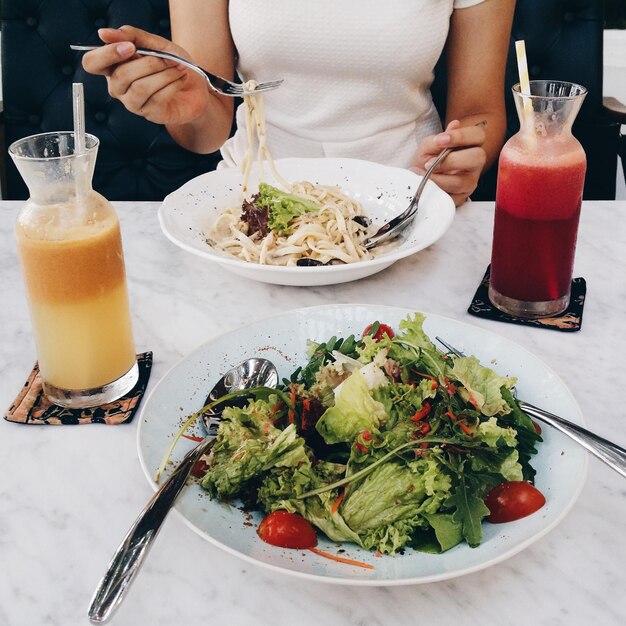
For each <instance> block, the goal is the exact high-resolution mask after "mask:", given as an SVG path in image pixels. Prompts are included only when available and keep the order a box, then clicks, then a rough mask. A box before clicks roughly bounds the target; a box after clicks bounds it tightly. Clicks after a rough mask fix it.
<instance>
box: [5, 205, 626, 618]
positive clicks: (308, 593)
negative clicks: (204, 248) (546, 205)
mask: <svg viewBox="0 0 626 626" xmlns="http://www.w3.org/2000/svg"><path fill="white" fill-rule="evenodd" d="M20 206H21V203H19V202H7V201H4V202H0V212H1V219H0V244H1V245H0V285H1V290H2V306H1V307H0V345H1V346H2V350H1V352H0V405H2V407H3V408H8V406H9V405H10V403H11V401H12V399H13V398H14V396H15V395H16V394H17V392H18V390H19V389H20V387H21V385H22V384H23V382H24V380H25V377H26V375H27V373H28V371H29V370H30V368H31V367H32V365H33V362H34V360H35V350H34V345H33V342H32V337H31V332H30V321H29V316H28V310H27V305H26V301H25V297H24V289H23V286H22V282H21V278H20V273H19V266H18V260H17V255H16V249H15V243H14V239H13V223H14V220H15V216H16V214H17V211H18V209H19V207H20ZM115 206H116V208H117V210H118V213H119V216H120V220H121V223H122V233H123V240H124V249H125V257H126V266H127V272H128V281H129V291H130V298H131V308H132V314H133V324H134V332H135V338H136V343H137V349H138V351H144V350H152V351H153V352H154V369H153V372H152V377H151V381H150V388H151V387H152V386H153V385H154V384H155V383H156V382H157V381H158V380H159V379H160V378H161V377H162V376H163V375H164V374H165V373H166V372H167V370H168V369H169V368H170V367H171V366H172V365H174V364H175V363H176V362H177V361H178V360H179V359H181V358H182V357H183V356H185V355H187V354H188V353H189V352H191V351H192V350H193V349H194V348H196V347H197V346H199V345H200V344H201V343H204V342H205V341H206V340H208V339H210V338H211V337H213V336H215V335H218V334H220V333H223V332H225V331H229V330H232V329H235V328H237V327H238V326H240V325H242V324H245V323H246V322H248V321H250V320H251V319H252V318H253V317H265V316H270V315H272V314H274V313H277V312H282V311H285V310H289V309H295V308H300V307H304V306H313V305H320V304H324V303H359V304H367V303H383V304H392V305H395V306H400V307H407V308H411V309H414V310H421V311H424V312H431V313H437V314H441V315H445V316H449V317H453V318H456V319H459V320H463V321H465V322H467V323H471V324H474V325H476V326H480V327H483V328H488V329H490V330H492V331H494V332H497V333H499V334H501V335H503V336H505V337H508V338H510V339H512V340H514V341H516V342H518V343H520V344H522V345H523V346H525V347H526V348H527V349H528V350H530V351H531V352H533V353H534V354H536V355H537V356H538V357H539V358H541V359H542V360H543V361H545V362H546V363H547V364H548V365H549V366H550V367H552V368H553V369H554V370H556V372H557V373H558V374H559V375H560V376H561V377H562V378H563V380H564V381H565V382H566V383H567V385H568V386H569V387H570V388H571V390H572V392H573V394H574V396H575V398H576V400H577V401H578V403H579V404H580V406H581V408H582V411H583V414H584V416H585V420H586V423H587V425H588V427H589V428H591V429H593V430H595V431H596V432H597V433H598V434H601V435H603V436H605V437H607V438H609V439H613V440H615V441H617V442H618V443H620V444H621V445H623V446H624V445H626V402H625V399H624V394H623V392H622V390H623V388H624V372H623V358H624V357H623V355H626V339H625V337H626V333H625V322H626V314H625V311H626V202H624V201H619V202H586V203H585V204H584V207H583V212H582V219H581V228H580V234H579V243H578V250H577V257H576V267H575V275H576V276H584V277H585V279H586V280H587V302H586V306H585V313H584V321H583V327H582V330H581V331H580V332H578V333H560V332H556V331H553V330H543V329H534V328H525V327H521V326H516V325H512V324H505V323H501V322H493V321H488V320H482V319H478V318H476V317H472V316H470V315H468V314H467V307H468V305H469V303H470V301H471V298H472V295H473V293H474V291H475V289H476V287H477V285H478V283H479V282H480V279H481V278H482V276H483V273H484V271H485V268H486V266H487V264H488V262H489V256H490V251H491V231H492V224H493V205H492V204H491V203H468V204H466V205H464V206H463V207H461V208H460V209H459V210H458V212H457V216H456V219H455V221H454V223H453V225H452V227H451V228H450V230H449V231H448V232H447V233H446V235H445V236H444V237H443V238H442V239H441V240H440V241H439V242H437V243H436V244H435V245H433V246H431V247H430V248H428V249H427V250H424V251H422V252H421V253H418V254H416V255H414V256H413V257H411V258H408V259H405V260H403V261H400V262H398V263H396V264H395V265H393V266H392V267H390V268H389V269H387V270H385V271H383V272H382V273H380V274H377V275H375V276H372V277H370V278H365V279H362V280H359V281H356V282H352V283H346V284H341V285H335V286H326V287H312V288H298V287H282V286H272V285H267V284H261V283H255V282H252V281H249V280H247V279H244V278H239V277H235V276H234V275H233V274H230V273H227V272H226V271H225V270H222V269H221V268H219V267H218V266H216V265H212V264H210V263H208V262H206V261H204V260H202V259H200V258H198V257H195V256H193V255H191V254H188V253H186V252H184V251H182V250H179V249H178V248H177V247H175V246H174V245H173V244H171V243H170V242H169V241H167V240H166V239H165V237H164V236H163V235H162V234H161V231H160V229H159V225H158V221H157V216H156V213H157V210H158V206H159V205H158V203H130V202H122V203H117V204H115ZM138 421H139V420H138V419H137V418H136V419H135V420H134V421H133V422H132V423H131V424H126V425H121V426H99V425H87V426H65V427H53V426H43V427H40V426H21V425H16V424H10V423H7V422H5V421H4V420H2V421H0V624H1V625H7V626H17V625H20V626H21V625H25V626H26V625H28V626H31V625H40V624H41V625H43V624H48V625H63V626H73V625H75V624H76V625H80V624H87V623H88V620H87V607H88V605H89V602H90V599H91V595H92V593H93V591H94V589H95V586H96V584H97V582H98V580H99V579H100V577H101V576H102V574H103V573H104V570H105V569H106V567H107V564H108V562H109V559H110V558H111V556H112V554H113V551H114V550H115V548H116V547H117V545H118V544H119V542H120V540H121V538H122V537H123V536H124V534H125V533H126V531H127V529H128V527H129V526H130V524H131V523H132V521H133V520H134V519H135V517H136V516H137V514H138V513H139V511H140V510H141V509H142V508H143V506H144V505H145V503H146V501H147V500H148V499H149V497H150V496H151V494H152V489H151V487H150V485H149V484H148V482H147V481H146V478H145V476H144V475H143V473H142V470H141V468H140V465H139V461H138V457H137V451H136V427H137V423H138ZM625 531H626V481H625V480H624V478H622V477H621V476H619V475H618V474H617V473H616V472H614V471H613V470H612V469H610V468H609V467H608V466H606V465H604V464H602V463H601V462H600V461H598V460H597V459H595V457H590V461H589V471H588V475H587V479H586V482H585V485H584V487H583V489H582V492H581V494H580V497H579V499H578V501H577V502H576V504H575V505H574V507H573V508H572V510H571V511H570V512H569V514H568V515H567V516H566V517H565V519H564V520H563V521H562V522H561V523H560V524H559V525H558V526H557V527H556V528H555V529H553V530H552V531H551V532H550V533H548V534H547V535H546V536H544V537H543V538H541V539H540V540H539V541H537V542H536V543H534V544H533V545H531V546H530V547H528V548H527V549H525V550H524V551H522V552H521V553H519V554H517V555H515V556H513V557H511V558H510V559H507V560H506V561H504V562H502V563H499V564H497V565H494V566H492V567H490V568H488V569H485V570H482V571H479V572H476V573H473V574H468V575H466V576H463V577H460V578H456V579H452V580H448V581H444V582H438V583H430V584H424V585H412V586H398V587H385V588H382V587H345V586H337V585H330V584H327V583H318V582H311V581H307V580H301V579H298V578H294V577H291V576H288V575H286V574H280V573H276V572H273V571H269V570H266V569H264V568H261V567H258V566H256V565H254V564H250V563H248V562H245V561H243V560H240V559H238V558H237V557H235V556H233V555H231V554H228V553H226V552H224V551H222V550H221V549H220V548H218V547H216V546H214V545H212V544H209V543H207V542H206V541H204V540H203V539H202V538H201V537H200V536H198V535H196V534H195V533H194V532H192V531H191V530H190V529H189V528H188V527H187V526H186V525H185V524H184V523H183V522H182V520H181V519H180V518H179V517H178V516H174V515H172V516H170V517H169V518H168V520H167V521H166V523H165V525H164V528H163V530H162V531H161V534H160V535H159V537H158V538H157V540H156V543H155V546H154V548H153V550H152V552H151V554H150V555H149V557H148V560H147V562H146V564H145V565H144V568H143V571H142V572H141V574H140V575H139V576H138V578H137V580H136V581H135V583H134V584H133V588H132V589H131V590H130V592H129V594H128V597H127V598H126V600H125V601H124V603H123V604H122V606H121V607H120V608H119V610H118V612H117V613H116V614H115V616H114V618H113V620H112V623H114V624H116V625H117V624H119V625H120V626H121V625H126V624H127V625H133V626H136V625H142V624H150V625H151V626H165V625H167V626H171V625H178V624H181V625H185V626H195V625H202V626H206V625H208V624H231V625H238V624H255V625H266V624H267V625H272V626H275V625H277V624H291V623H298V624H300V625H308V624H311V625H315V626H318V625H319V624H333V625H338V624H339V625H341V624H346V625H348V624H349V625H354V626H357V625H361V624H368V625H377V624H380V625H382V624H385V625H386V624H415V623H431V624H436V625H438V626H447V625H448V624H449V625H459V624H460V625H464V624H481V625H482V626H491V625H493V626H500V625H501V624H507V625H513V626H518V625H519V626H521V625H525V624H535V625H545V626H548V625H549V626H557V625H572V624H574V625H576V624H588V623H594V624H598V625H599V626H618V625H619V626H621V625H623V624H625V623H626V565H625V563H626V532H625Z"/></svg>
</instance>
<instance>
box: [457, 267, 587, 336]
mask: <svg viewBox="0 0 626 626" xmlns="http://www.w3.org/2000/svg"><path fill="white" fill-rule="evenodd" d="M489 270H490V267H487V271H486V272H485V275H484V276H483V279H482V281H481V283H480V285H479V287H478V289H477V290H476V293H475V294H474V299H473V300H472V304H470V306H469V308H468V309H467V312H468V313H470V314H471V315H476V317H483V318H485V319H489V320H496V321H498V322H508V323H510V324H521V325H523V326H535V327H536V328H549V329H551V330H560V331H562V332H566V333H572V332H575V331H577V330H580V328H581V326H582V323H583V309H584V306H585V295H586V293H587V283H586V282H585V279H584V278H574V280H572V293H571V296H570V301H569V304H568V305H567V309H565V311H564V312H563V313H561V315H559V316H557V317H542V318H539V319H534V320H528V319H524V318H522V317H514V316H512V315H508V314H507V313H503V312H502V311H500V309H497V308H496V307H495V306H494V305H493V304H492V303H491V300H489V293H488V289H489Z"/></svg>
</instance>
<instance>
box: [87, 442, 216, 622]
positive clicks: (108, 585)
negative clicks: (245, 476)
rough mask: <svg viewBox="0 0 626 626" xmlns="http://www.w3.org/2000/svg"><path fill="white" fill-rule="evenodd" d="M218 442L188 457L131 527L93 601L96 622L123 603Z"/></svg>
mask: <svg viewBox="0 0 626 626" xmlns="http://www.w3.org/2000/svg"><path fill="white" fill-rule="evenodd" d="M214 442H215V439H214V438H206V439H204V440H203V441H202V442H201V443H199V444H198V445H197V446H196V447H195V448H192V449H191V450H190V451H189V452H188V453H187V454H186V455H185V457H184V458H183V460H182V461H181V462H180V464H179V465H178V467H177V468H176V469H175V470H174V471H173V472H172V474H170V476H169V478H168V479H167V480H166V481H165V482H164V483H163V485H162V486H161V488H160V489H159V490H158V491H157V492H156V493H155V494H154V495H153V496H152V498H151V499H150V501H149V502H148V504H147V505H146V507H145V508H144V510H143V511H142V512H141V513H140V514H139V517H138V518H137V519H136V520H135V522H134V523H133V525H132V526H131V527H130V530H129V531H128V533H127V534H126V536H125V537H124V539H123V540H122V543H121V544H120V545H119V547H118V549H117V550H116V552H115V554H114V556H113V558H112V559H111V562H110V563H109V567H108V569H107V571H106V573H105V575H104V576H103V577H102V580H101V581H100V583H99V584H98V588H97V589H96V591H95V593H94V596H93V598H92V600H91V605H90V606H89V612H88V615H89V620H90V621H91V622H92V623H94V624H101V623H104V622H106V621H107V620H108V619H109V618H110V617H111V615H112V614H113V612H114V611H115V609H116V608H117V607H118V606H119V605H120V604H121V602H122V600H123V599H124V597H125V595H126V592H127V591H128V588H129V586H130V583H131V582H132V581H133V579H134V577H135V575H136V574H137V572H139V569H140V568H141V566H142V564H143V562H144V560H145V558H146V556H147V554H148V551H149V550H150V547H151V546H152V543H153V542H154V539H155V538H156V536H157V534H158V532H159V530H160V529H161V526H162V524H163V522H164V521H165V518H166V517H167V514H168V513H169V511H170V509H171V508H172V506H173V504H174V501H175V500H176V498H177V497H178V494H179V493H180V492H181V490H182V488H183V486H184V485H185V482H186V480H187V478H188V477H189V474H190V473H191V470H192V469H193V466H194V465H195V464H196V461H197V460H198V459H199V458H200V457H201V456H202V455H203V454H204V453H205V452H207V451H208V450H209V449H210V448H211V446H212V445H213V443H214Z"/></svg>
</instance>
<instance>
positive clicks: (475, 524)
mask: <svg viewBox="0 0 626 626" xmlns="http://www.w3.org/2000/svg"><path fill="white" fill-rule="evenodd" d="M445 506H446V508H450V509H454V513H453V514H452V520H453V521H454V522H455V523H457V524H460V526H461V528H462V529H463V537H464V538H465V541H467V544H468V545H469V546H470V547H471V548H475V547H476V546H478V545H480V542H481V540H482V536H483V529H482V520H483V518H484V517H486V516H487V515H489V509H488V508H487V506H486V505H485V503H484V502H483V501H482V498H480V497H478V496H477V495H476V492H475V491H474V490H472V489H471V488H470V486H469V485H468V481H467V480H466V478H465V476H464V475H463V474H461V475H460V477H459V484H458V486H457V488H456V489H455V491H454V493H453V495H452V496H450V497H449V498H448V499H447V500H446V501H445Z"/></svg>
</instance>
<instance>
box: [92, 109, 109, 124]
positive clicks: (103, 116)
mask: <svg viewBox="0 0 626 626" xmlns="http://www.w3.org/2000/svg"><path fill="white" fill-rule="evenodd" d="M94 118H95V120H96V122H104V120H106V118H107V114H106V113H105V112H104V111H96V113H95V115H94Z"/></svg>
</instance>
